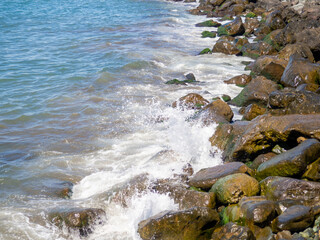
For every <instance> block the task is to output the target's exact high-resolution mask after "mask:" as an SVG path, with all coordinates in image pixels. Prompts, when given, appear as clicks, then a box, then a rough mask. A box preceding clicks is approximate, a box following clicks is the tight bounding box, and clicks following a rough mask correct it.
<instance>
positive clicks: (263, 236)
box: [254, 227, 275, 240]
mask: <svg viewBox="0 0 320 240" xmlns="http://www.w3.org/2000/svg"><path fill="white" fill-rule="evenodd" d="M254 230H255V231H254V236H255V237H256V240H275V239H273V233H272V229H271V228H270V227H265V228H262V229H260V228H254Z"/></svg>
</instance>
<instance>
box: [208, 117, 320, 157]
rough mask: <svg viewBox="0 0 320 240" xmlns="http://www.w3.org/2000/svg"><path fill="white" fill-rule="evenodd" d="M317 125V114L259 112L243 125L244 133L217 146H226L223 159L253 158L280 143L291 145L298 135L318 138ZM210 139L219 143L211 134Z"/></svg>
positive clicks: (318, 118) (319, 132) (319, 135)
mask: <svg viewBox="0 0 320 240" xmlns="http://www.w3.org/2000/svg"><path fill="white" fill-rule="evenodd" d="M319 126H320V114H319V115H318V114H309V115H299V114H292V115H284V116H270V115H262V116H259V117H257V118H255V119H254V120H252V121H251V122H249V123H248V124H247V126H246V127H245V129H242V131H243V134H242V135H240V136H238V138H237V140H236V142H232V144H231V145H229V146H226V145H224V144H218V145H217V146H221V147H224V148H221V149H222V150H223V149H228V155H224V156H225V157H226V159H225V161H231V160H232V159H237V160H238V161H240V160H242V161H244V160H246V159H248V158H249V159H254V158H255V157H256V156H258V155H259V154H261V153H264V152H269V151H270V150H271V149H272V148H273V147H274V146H275V145H277V144H279V143H281V144H285V145H287V146H292V147H294V146H296V144H297V142H296V139H297V137H299V136H305V137H307V138H316V139H318V140H319V139H320V129H319ZM240 134H241V132H240ZM226 135H227V134H226ZM227 136H228V135H227ZM210 141H211V144H212V145H213V146H215V145H216V142H217V143H219V141H217V140H216V138H214V137H213V138H211V139H210ZM224 142H226V140H225V141H224Z"/></svg>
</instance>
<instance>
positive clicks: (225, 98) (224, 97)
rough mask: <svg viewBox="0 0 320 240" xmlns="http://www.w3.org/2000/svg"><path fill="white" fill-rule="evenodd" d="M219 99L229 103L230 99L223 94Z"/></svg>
mask: <svg viewBox="0 0 320 240" xmlns="http://www.w3.org/2000/svg"><path fill="white" fill-rule="evenodd" d="M221 98H222V100H223V101H225V102H229V101H230V100H231V97H230V96H229V95H226V94H223V95H222V97H221Z"/></svg>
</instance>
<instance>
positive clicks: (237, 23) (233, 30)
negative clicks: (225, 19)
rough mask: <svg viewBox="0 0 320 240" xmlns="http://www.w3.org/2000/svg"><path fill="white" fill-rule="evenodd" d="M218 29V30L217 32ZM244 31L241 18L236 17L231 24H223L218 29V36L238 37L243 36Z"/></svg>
mask: <svg viewBox="0 0 320 240" xmlns="http://www.w3.org/2000/svg"><path fill="white" fill-rule="evenodd" d="M219 29H220V30H219ZM244 32H245V29H244V26H243V23H242V20H241V17H236V18H235V20H233V21H232V22H231V23H227V24H224V25H222V26H220V27H219V28H218V35H219V36H222V35H229V36H233V37H234V36H239V35H242V34H244Z"/></svg>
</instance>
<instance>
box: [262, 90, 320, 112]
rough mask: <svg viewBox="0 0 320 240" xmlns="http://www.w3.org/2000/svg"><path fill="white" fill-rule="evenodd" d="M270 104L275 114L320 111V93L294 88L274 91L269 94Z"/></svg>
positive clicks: (270, 108)
mask: <svg viewBox="0 0 320 240" xmlns="http://www.w3.org/2000/svg"><path fill="white" fill-rule="evenodd" d="M268 106H269V113H271V114H273V115H284V114H314V113H320V95H319V94H317V93H313V92H310V91H297V90H294V89H284V90H281V91H274V92H272V93H270V95H269V102H268Z"/></svg>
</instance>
